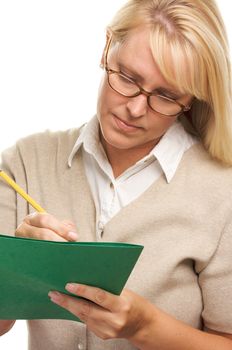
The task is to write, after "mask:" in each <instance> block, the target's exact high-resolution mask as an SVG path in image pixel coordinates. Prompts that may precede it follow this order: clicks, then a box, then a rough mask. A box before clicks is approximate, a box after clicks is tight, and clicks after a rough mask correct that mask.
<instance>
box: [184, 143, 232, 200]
mask: <svg viewBox="0 0 232 350" xmlns="http://www.w3.org/2000/svg"><path fill="white" fill-rule="evenodd" d="M179 175H180V177H181V178H182V180H183V181H186V184H188V186H190V187H192V189H194V188H195V192H196V193H199V192H201V193H203V194H206V193H207V196H211V197H214V196H216V197H218V196H219V197H220V198H221V199H223V198H225V199H226V197H228V198H232V197H231V196H232V167H231V166H226V165H224V164H222V163H221V162H219V161H217V160H215V159H213V158H212V157H211V156H210V155H209V154H208V152H207V151H206V150H205V149H204V147H203V146H202V144H201V143H196V144H195V145H193V146H192V147H191V148H190V149H189V150H188V151H187V152H185V154H184V156H183V159H182V162H181V164H180V167H179Z"/></svg>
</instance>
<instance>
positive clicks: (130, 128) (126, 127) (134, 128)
mask: <svg viewBox="0 0 232 350" xmlns="http://www.w3.org/2000/svg"><path fill="white" fill-rule="evenodd" d="M114 120H115V122H116V124H117V126H118V127H119V129H121V130H123V131H126V132H135V131H137V130H138V129H141V127H139V126H135V125H133V124H129V123H127V122H125V121H123V120H121V119H119V118H118V117H116V116H114Z"/></svg>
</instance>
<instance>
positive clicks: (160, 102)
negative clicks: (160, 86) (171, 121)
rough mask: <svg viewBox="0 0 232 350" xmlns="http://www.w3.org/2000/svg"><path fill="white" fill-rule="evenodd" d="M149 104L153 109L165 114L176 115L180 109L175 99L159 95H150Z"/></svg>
mask: <svg viewBox="0 0 232 350" xmlns="http://www.w3.org/2000/svg"><path fill="white" fill-rule="evenodd" d="M149 105H150V107H151V108H152V109H153V110H154V111H156V112H158V113H161V114H165V115H176V114H178V113H180V112H181V110H182V108H181V106H179V105H178V104H177V103H175V101H172V100H170V99H168V98H166V97H164V96H160V95H152V96H150V97H149Z"/></svg>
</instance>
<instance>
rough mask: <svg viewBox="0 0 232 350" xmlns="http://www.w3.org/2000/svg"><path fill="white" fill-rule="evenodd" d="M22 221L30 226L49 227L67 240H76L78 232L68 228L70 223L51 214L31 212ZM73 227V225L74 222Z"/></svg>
mask: <svg viewBox="0 0 232 350" xmlns="http://www.w3.org/2000/svg"><path fill="white" fill-rule="evenodd" d="M24 222H26V223H27V224H28V225H31V226H35V227H39V228H46V229H49V230H51V231H53V232H55V233H56V234H57V235H59V236H61V237H63V238H64V239H66V240H68V241H77V240H78V234H77V233H76V232H75V231H72V230H71V229H70V223H69V225H67V223H65V222H61V221H59V220H58V219H57V218H55V216H53V215H51V214H48V213H33V214H32V215H28V216H26V217H25V219H24ZM73 227H75V226H74V224H73V225H72V228H73Z"/></svg>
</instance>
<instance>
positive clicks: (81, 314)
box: [48, 291, 108, 324]
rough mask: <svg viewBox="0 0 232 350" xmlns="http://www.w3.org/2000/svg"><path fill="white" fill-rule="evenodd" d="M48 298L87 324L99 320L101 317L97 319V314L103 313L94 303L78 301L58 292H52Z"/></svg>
mask: <svg viewBox="0 0 232 350" xmlns="http://www.w3.org/2000/svg"><path fill="white" fill-rule="evenodd" d="M48 296H49V298H50V300H51V301H52V302H53V303H55V304H57V305H59V306H61V307H63V308H64V309H66V310H68V311H69V312H71V313H72V314H74V315H75V316H76V317H78V318H79V319H80V320H81V321H83V322H85V323H86V324H87V323H88V322H89V321H90V322H91V320H96V319H99V316H98V317H96V314H97V315H98V313H99V311H100V312H101V310H103V309H100V308H99V306H98V305H96V304H94V303H92V302H89V301H87V300H83V299H77V298H75V297H72V296H69V295H66V294H63V293H59V292H57V291H50V292H49V293H48ZM107 312H108V311H107Z"/></svg>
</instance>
